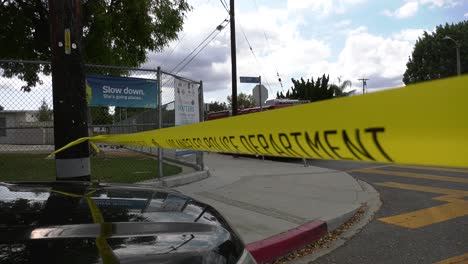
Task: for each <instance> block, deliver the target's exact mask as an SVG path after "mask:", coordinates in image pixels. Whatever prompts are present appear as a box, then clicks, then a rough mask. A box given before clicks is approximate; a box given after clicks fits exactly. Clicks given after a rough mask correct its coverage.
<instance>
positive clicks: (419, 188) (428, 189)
mask: <svg viewBox="0 0 468 264" xmlns="http://www.w3.org/2000/svg"><path fill="white" fill-rule="evenodd" d="M375 185H379V186H385V187H392V188H398V189H403V190H410V191H419V192H428V193H437V194H445V195H456V196H458V197H464V196H468V191H463V190H456V189H447V188H437V187H429V186H421V185H415V184H405V183H398V182H384V183H376V184H375Z"/></svg>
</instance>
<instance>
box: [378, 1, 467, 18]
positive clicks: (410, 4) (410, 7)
mask: <svg viewBox="0 0 468 264" xmlns="http://www.w3.org/2000/svg"><path fill="white" fill-rule="evenodd" d="M461 4H462V2H461V1H458V0H406V3H405V4H403V5H402V6H401V7H399V8H397V9H396V10H395V11H393V12H392V11H390V10H388V9H385V10H384V11H382V14H383V15H385V16H389V17H396V18H408V17H412V16H414V15H416V13H417V12H418V10H419V9H420V7H421V6H425V5H428V6H429V7H430V8H436V7H438V8H441V7H444V8H452V7H456V6H458V5H461Z"/></svg>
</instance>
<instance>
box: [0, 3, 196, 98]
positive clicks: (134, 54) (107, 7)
mask: <svg viewBox="0 0 468 264" xmlns="http://www.w3.org/2000/svg"><path fill="white" fill-rule="evenodd" d="M47 2H48V1H47V0H35V1H26V0H3V1H1V2H0V25H1V26H0V47H1V49H0V58H9V59H22V60H50V45H49V43H50V33H49V21H48V3H47ZM82 2H83V43H82V45H83V46H82V47H83V56H84V61H85V63H94V64H107V65H123V66H130V67H137V66H139V65H140V64H142V63H144V62H145V61H146V59H147V52H148V51H161V50H162V49H163V48H164V47H165V46H167V45H168V44H169V43H170V42H171V41H173V40H175V39H177V33H178V32H179V31H181V30H182V26H183V22H184V18H185V16H186V14H187V12H188V11H190V10H191V7H190V5H189V4H188V3H187V0H140V1H120V0H83V1H82ZM0 66H1V67H2V68H3V69H4V71H3V72H2V75H3V76H4V77H12V76H17V77H18V78H20V79H21V80H24V81H25V82H26V83H27V84H26V86H24V87H23V88H22V89H23V90H25V91H30V90H31V87H32V86H34V85H35V84H36V83H40V79H39V73H40V72H42V73H44V74H46V75H47V74H50V65H38V64H37V65H30V64H28V65H24V64H18V63H6V64H2V65H0Z"/></svg>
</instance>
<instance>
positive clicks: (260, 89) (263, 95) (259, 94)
mask: <svg viewBox="0 0 468 264" xmlns="http://www.w3.org/2000/svg"><path fill="white" fill-rule="evenodd" d="M252 96H253V98H254V101H255V105H257V106H262V105H265V101H266V100H267V99H268V90H267V88H265V86H263V85H255V87H254V88H253V90H252ZM260 103H261V104H260Z"/></svg>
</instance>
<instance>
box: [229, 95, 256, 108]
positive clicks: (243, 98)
mask: <svg viewBox="0 0 468 264" xmlns="http://www.w3.org/2000/svg"><path fill="white" fill-rule="evenodd" d="M227 101H228V106H229V108H232V96H230V95H229V96H228V97H227ZM254 106H255V100H254V98H253V96H252V95H251V94H245V93H240V94H238V95H237V107H239V108H249V107H254Z"/></svg>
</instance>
